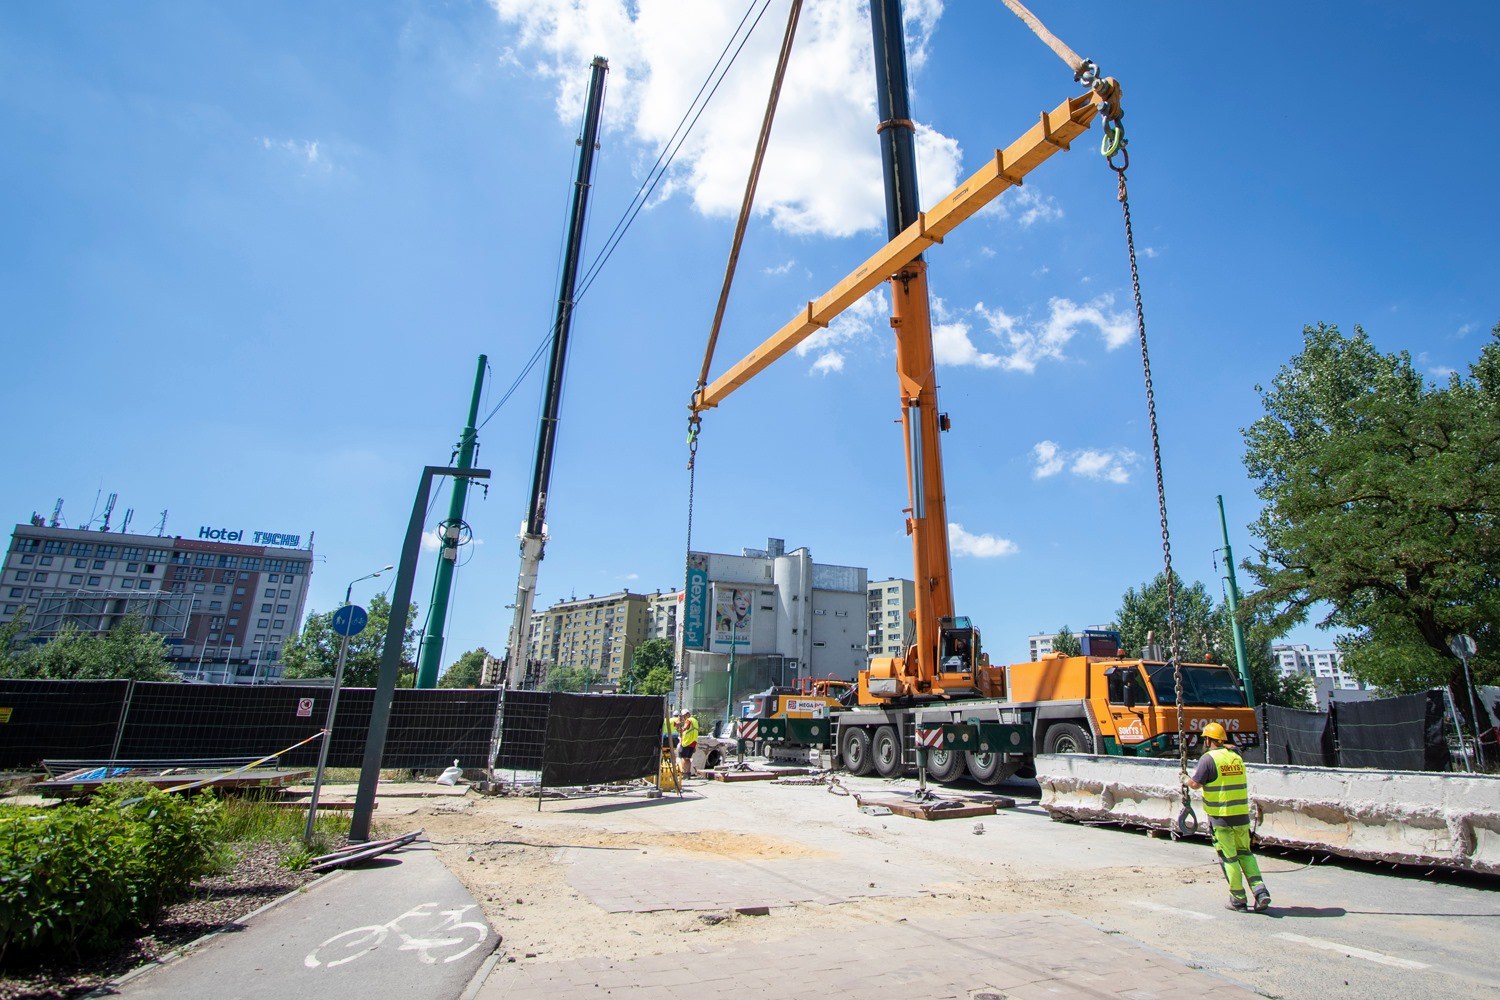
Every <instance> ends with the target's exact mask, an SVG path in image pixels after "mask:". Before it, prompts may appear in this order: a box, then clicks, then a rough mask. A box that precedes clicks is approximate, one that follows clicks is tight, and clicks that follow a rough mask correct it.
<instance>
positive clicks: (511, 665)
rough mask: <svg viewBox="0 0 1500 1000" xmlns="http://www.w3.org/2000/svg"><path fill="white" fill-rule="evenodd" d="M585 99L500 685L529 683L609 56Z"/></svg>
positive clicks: (598, 63) (595, 71)
mask: <svg viewBox="0 0 1500 1000" xmlns="http://www.w3.org/2000/svg"><path fill="white" fill-rule="evenodd" d="M590 67H591V68H590V70H589V90H588V102H587V104H586V105H585V107H584V114H583V137H582V138H581V139H580V140H579V147H580V148H579V152H578V173H577V178H576V179H575V181H574V183H573V208H572V212H571V213H570V217H569V224H568V239H567V249H566V251H565V252H564V255H563V273H562V279H561V281H560V282H559V285H560V287H559V290H558V293H557V320H556V322H555V323H554V324H553V328H552V354H551V357H550V358H549V359H548V362H547V387H546V392H545V396H544V400H543V404H542V418H541V420H540V422H539V427H538V428H537V438H536V466H535V468H534V470H533V472H532V478H531V496H530V499H529V502H528V504H527V510H526V520H525V521H524V522H522V524H521V532H520V535H519V537H520V541H521V568H520V571H519V572H518V573H517V575H516V602H515V604H514V605H513V607H514V608H515V617H514V618H513V619H512V620H511V626H510V640H509V642H508V644H507V651H506V661H505V668H504V671H503V675H504V684H503V685H502V686H504V687H507V688H519V687H523V686H525V684H526V681H527V677H526V674H527V669H526V668H527V663H526V649H527V639H528V636H527V632H528V631H529V629H530V627H531V608H532V605H533V604H534V603H535V601H536V578H537V571H538V570H539V569H540V567H541V562H542V556H543V555H544V554H545V549H546V547H547V491H548V489H549V488H550V486H549V484H550V483H551V481H552V453H553V449H554V447H555V446H556V444H557V416H558V409H559V407H560V406H561V404H562V379H563V364H564V362H565V361H566V360H567V356H568V333H569V331H570V330H571V329H572V325H573V305H574V297H575V294H576V287H577V284H578V258H579V255H580V254H581V253H582V251H583V228H584V220H585V219H586V218H587V216H588V205H589V186H590V183H591V179H592V177H593V168H594V150H595V148H596V147H597V145H598V137H599V116H600V114H601V113H602V112H603V109H604V74H605V73H607V72H609V60H607V59H605V58H604V57H603V56H595V57H594V61H593V62H592V63H591V64H590Z"/></svg>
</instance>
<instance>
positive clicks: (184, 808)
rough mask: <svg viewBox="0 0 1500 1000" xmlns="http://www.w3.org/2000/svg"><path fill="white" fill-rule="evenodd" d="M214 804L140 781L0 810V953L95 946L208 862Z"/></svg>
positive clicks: (212, 857) (142, 916) (215, 823)
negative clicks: (81, 799)
mask: <svg viewBox="0 0 1500 1000" xmlns="http://www.w3.org/2000/svg"><path fill="white" fill-rule="evenodd" d="M219 822H220V821H219V807H218V804H217V803H216V802H214V800H213V799H211V798H208V797H201V798H198V799H188V798H183V797H181V796H176V795H168V794H167V793H165V792H162V791H158V790H156V789H154V788H151V787H149V786H146V785H135V786H117V787H109V788H105V789H103V790H101V791H100V792H99V794H97V795H95V796H94V797H93V799H91V800H90V801H89V802H88V803H86V804H82V805H77V804H65V805H62V806H58V807H56V808H54V809H35V808H25V807H17V808H6V809H4V810H0V960H3V958H4V957H5V956H6V955H7V954H8V953H10V954H14V953H15V952H30V951H34V950H37V949H42V948H66V949H68V950H70V951H72V952H74V953H77V952H78V951H80V950H81V949H83V948H87V947H97V946H99V945H102V944H105V943H107V942H109V941H110V940H112V939H113V938H114V937H116V936H117V935H118V934H119V933H120V932H121V931H122V930H123V929H125V928H132V927H135V926H137V925H139V924H140V923H142V922H143V921H145V920H146V919H148V918H149V917H150V916H151V914H152V913H154V912H155V911H156V909H157V908H158V907H159V906H160V905H161V904H162V903H163V902H164V901H166V900H167V899H169V898H171V897H172V896H173V895H174V894H175V893H178V892H180V891H181V890H182V889H184V888H185V887H186V886H187V885H189V884H190V883H191V882H192V881H193V880H194V879H196V878H198V877H199V876H200V875H202V874H203V873H205V872H206V871H208V870H210V869H211V868H212V866H213V865H214V863H215V861H216V860H217V858H216V843H217V834H218V827H219Z"/></svg>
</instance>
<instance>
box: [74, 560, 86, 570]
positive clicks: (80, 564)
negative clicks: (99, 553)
mask: <svg viewBox="0 0 1500 1000" xmlns="http://www.w3.org/2000/svg"><path fill="white" fill-rule="evenodd" d="M73 568H74V569H88V568H89V561H88V560H87V559H74V560H73Z"/></svg>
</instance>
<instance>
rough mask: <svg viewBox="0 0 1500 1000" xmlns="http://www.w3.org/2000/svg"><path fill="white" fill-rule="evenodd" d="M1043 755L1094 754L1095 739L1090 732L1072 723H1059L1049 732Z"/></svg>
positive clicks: (1043, 747) (1043, 745) (1045, 740)
mask: <svg viewBox="0 0 1500 1000" xmlns="http://www.w3.org/2000/svg"><path fill="white" fill-rule="evenodd" d="M1042 752H1043V753H1093V752H1094V738H1093V737H1092V736H1090V735H1089V732H1088V730H1086V729H1084V728H1083V727H1082V726H1078V725H1074V724H1073V723H1071V722H1059V723H1057V724H1056V725H1055V726H1053V727H1052V728H1051V729H1049V730H1047V738H1046V739H1044V740H1043V741H1042Z"/></svg>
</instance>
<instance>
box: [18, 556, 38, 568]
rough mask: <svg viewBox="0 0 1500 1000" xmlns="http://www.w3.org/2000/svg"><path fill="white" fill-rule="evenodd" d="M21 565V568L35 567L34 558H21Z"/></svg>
mask: <svg viewBox="0 0 1500 1000" xmlns="http://www.w3.org/2000/svg"><path fill="white" fill-rule="evenodd" d="M21 565H22V566H35V565H36V556H22V557H21Z"/></svg>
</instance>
